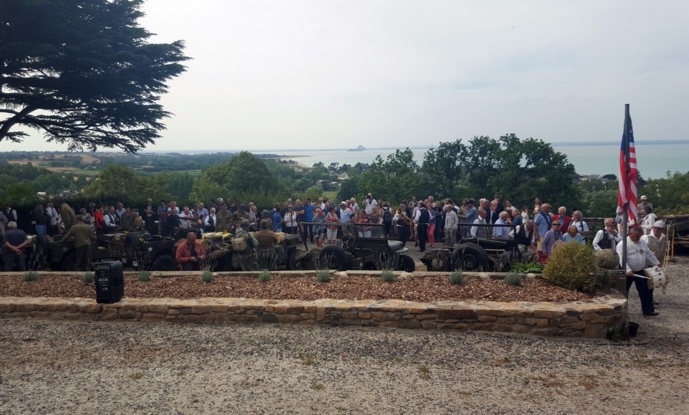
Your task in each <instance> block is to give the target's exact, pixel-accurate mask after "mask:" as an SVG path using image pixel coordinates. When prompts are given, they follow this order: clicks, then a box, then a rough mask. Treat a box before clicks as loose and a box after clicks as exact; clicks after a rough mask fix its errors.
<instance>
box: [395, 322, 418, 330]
mask: <svg viewBox="0 0 689 415" xmlns="http://www.w3.org/2000/svg"><path fill="white" fill-rule="evenodd" d="M399 327H400V328H403V329H419V328H421V322H419V321H418V320H405V321H400V322H399Z"/></svg>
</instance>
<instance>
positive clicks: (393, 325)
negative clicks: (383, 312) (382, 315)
mask: <svg viewBox="0 0 689 415" xmlns="http://www.w3.org/2000/svg"><path fill="white" fill-rule="evenodd" d="M378 326H379V327H387V328H396V327H399V326H400V322H399V321H381V322H380V323H378Z"/></svg>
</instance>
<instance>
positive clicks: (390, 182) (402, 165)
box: [358, 148, 421, 201]
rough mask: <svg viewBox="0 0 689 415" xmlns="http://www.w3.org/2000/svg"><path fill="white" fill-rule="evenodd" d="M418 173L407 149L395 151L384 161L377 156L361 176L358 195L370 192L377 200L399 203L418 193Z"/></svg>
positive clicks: (417, 168) (417, 166)
mask: <svg viewBox="0 0 689 415" xmlns="http://www.w3.org/2000/svg"><path fill="white" fill-rule="evenodd" d="M418 172H419V165H418V164H417V163H416V161H414V153H413V152H412V151H411V150H410V149H409V148H406V149H404V150H395V152H394V153H393V154H390V155H388V156H387V158H386V159H385V160H383V158H382V157H380V156H377V157H376V159H375V160H374V161H373V164H371V166H370V167H369V168H368V170H367V171H365V172H364V173H362V174H361V176H360V178H359V184H358V191H359V192H358V194H359V195H364V194H366V193H368V192H371V193H373V196H374V197H375V198H377V199H379V200H380V199H384V200H392V201H401V200H402V199H405V198H407V197H409V195H410V194H415V193H416V192H417V191H420V187H421V186H420V185H421V179H420V176H419V175H418Z"/></svg>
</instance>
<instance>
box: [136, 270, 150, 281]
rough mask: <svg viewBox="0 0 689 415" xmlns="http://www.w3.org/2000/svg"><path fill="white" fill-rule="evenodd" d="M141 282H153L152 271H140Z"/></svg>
mask: <svg viewBox="0 0 689 415" xmlns="http://www.w3.org/2000/svg"><path fill="white" fill-rule="evenodd" d="M138 278H139V281H141V282H149V281H150V280H151V271H139V275H138Z"/></svg>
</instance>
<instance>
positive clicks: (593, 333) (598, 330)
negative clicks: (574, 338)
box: [584, 324, 607, 338]
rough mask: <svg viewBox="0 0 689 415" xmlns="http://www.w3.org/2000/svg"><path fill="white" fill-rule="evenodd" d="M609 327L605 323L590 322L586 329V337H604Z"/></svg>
mask: <svg viewBox="0 0 689 415" xmlns="http://www.w3.org/2000/svg"><path fill="white" fill-rule="evenodd" d="M606 331H607V327H605V325H603V324H588V325H586V328H585V329H584V337H589V338H604V337H605V333H606Z"/></svg>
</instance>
